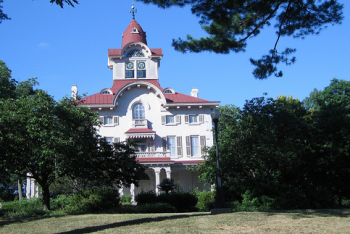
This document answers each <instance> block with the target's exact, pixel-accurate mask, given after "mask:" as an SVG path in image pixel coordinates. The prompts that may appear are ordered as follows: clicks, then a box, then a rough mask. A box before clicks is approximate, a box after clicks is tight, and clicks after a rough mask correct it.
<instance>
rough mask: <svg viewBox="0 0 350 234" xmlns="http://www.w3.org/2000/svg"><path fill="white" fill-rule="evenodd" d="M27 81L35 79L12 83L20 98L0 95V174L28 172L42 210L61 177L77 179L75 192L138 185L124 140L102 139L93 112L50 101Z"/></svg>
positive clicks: (137, 174) (65, 101)
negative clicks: (37, 188)
mask: <svg viewBox="0 0 350 234" xmlns="http://www.w3.org/2000/svg"><path fill="white" fill-rule="evenodd" d="M0 70H1V71H5V73H6V69H3V68H2V69H0ZM6 74H7V75H6V76H7V80H8V82H11V80H10V78H9V76H8V72H7V73H6ZM33 85H35V80H29V81H28V82H26V83H23V84H21V85H19V86H17V87H19V90H22V91H23V92H22V95H21V96H20V98H12V97H11V98H6V99H0V148H1V149H2V153H1V155H0V172H1V173H4V174H7V175H8V174H11V173H14V174H18V175H20V176H22V177H26V176H27V175H26V174H27V172H29V173H30V174H31V177H32V178H34V179H35V180H36V181H37V182H38V183H39V185H40V186H41V188H42V195H43V208H44V209H50V190H49V188H50V186H51V184H52V183H53V182H55V181H56V180H57V179H59V178H62V177H64V178H67V177H68V178H70V179H71V180H73V181H78V182H79V183H80V186H81V187H80V190H79V191H83V190H86V188H100V187H101V186H102V187H103V186H104V187H112V186H121V185H124V186H129V185H130V184H131V183H134V184H135V185H136V186H137V185H138V178H140V176H141V175H142V173H143V171H144V167H143V166H142V165H140V164H139V163H138V162H137V161H136V160H135V156H133V155H134V150H133V149H132V147H131V143H130V142H125V143H115V144H113V145H111V144H109V143H107V142H106V140H105V139H104V138H101V137H100V136H99V135H98V134H97V129H96V127H97V126H99V122H98V121H97V117H98V116H97V114H96V113H95V112H93V111H91V110H90V109H89V108H86V107H82V106H80V105H79V104H80V101H79V100H73V99H68V98H63V99H62V100H61V101H59V102H56V101H55V100H54V99H53V97H51V96H50V95H49V94H47V93H46V92H44V91H43V90H39V89H37V90H33ZM17 87H16V88H17ZM0 88H1V87H0ZM16 90H17V89H16ZM16 90H15V91H16ZM72 184H73V183H72Z"/></svg>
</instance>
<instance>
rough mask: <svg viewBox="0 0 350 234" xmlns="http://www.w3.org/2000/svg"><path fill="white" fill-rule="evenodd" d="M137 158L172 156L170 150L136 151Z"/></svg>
mask: <svg viewBox="0 0 350 234" xmlns="http://www.w3.org/2000/svg"><path fill="white" fill-rule="evenodd" d="M135 155H136V157H137V158H165V157H170V152H135Z"/></svg>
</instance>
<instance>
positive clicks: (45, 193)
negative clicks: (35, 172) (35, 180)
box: [41, 185, 50, 211]
mask: <svg viewBox="0 0 350 234" xmlns="http://www.w3.org/2000/svg"><path fill="white" fill-rule="evenodd" d="M41 188H42V190H43V191H42V192H43V210H44V211H46V210H50V191H49V186H47V185H45V186H41Z"/></svg>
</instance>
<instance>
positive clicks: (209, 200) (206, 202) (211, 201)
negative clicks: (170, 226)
mask: <svg viewBox="0 0 350 234" xmlns="http://www.w3.org/2000/svg"><path fill="white" fill-rule="evenodd" d="M196 195H197V198H198V202H197V205H196V207H197V208H198V210H199V211H210V210H211V209H213V208H214V205H215V192H212V191H202V192H198V193H197V194H196Z"/></svg>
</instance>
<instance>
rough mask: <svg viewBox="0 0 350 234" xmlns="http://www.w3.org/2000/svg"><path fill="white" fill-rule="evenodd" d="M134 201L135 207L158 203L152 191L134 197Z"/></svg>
mask: <svg viewBox="0 0 350 234" xmlns="http://www.w3.org/2000/svg"><path fill="white" fill-rule="evenodd" d="M135 201H136V202H137V205H144V204H152V203H157V202H158V197H157V194H156V193H155V192H154V191H148V192H144V191H142V192H141V193H139V194H137V195H136V197H135Z"/></svg>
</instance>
